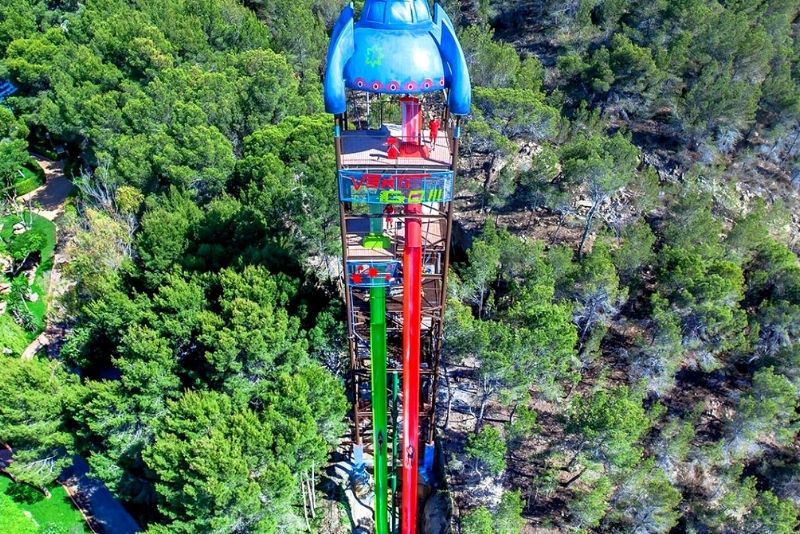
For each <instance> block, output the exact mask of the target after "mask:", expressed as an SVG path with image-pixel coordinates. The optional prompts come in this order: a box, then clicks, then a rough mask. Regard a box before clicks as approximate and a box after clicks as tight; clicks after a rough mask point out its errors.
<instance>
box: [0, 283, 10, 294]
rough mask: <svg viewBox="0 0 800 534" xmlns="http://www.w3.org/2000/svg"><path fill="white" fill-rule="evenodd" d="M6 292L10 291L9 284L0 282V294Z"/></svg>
mask: <svg viewBox="0 0 800 534" xmlns="http://www.w3.org/2000/svg"><path fill="white" fill-rule="evenodd" d="M6 293H11V284H9V283H8V282H2V283H0V295H5V294H6Z"/></svg>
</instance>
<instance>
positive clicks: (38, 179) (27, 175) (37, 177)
mask: <svg viewBox="0 0 800 534" xmlns="http://www.w3.org/2000/svg"><path fill="white" fill-rule="evenodd" d="M33 165H36V166H37V167H38V165H39V164H38V163H36V162H35V161H33V162H32V163H29V164H28V165H25V166H24V167H21V168H20V173H21V174H22V176H20V177H19V178H17V179H16V180H14V189H15V190H16V193H17V196H20V195H24V194H26V193H30V192H31V191H33V190H34V189H36V188H37V187H39V186H42V185H44V182H45V181H44V176H43V174H42V173H37V172H36V171H35V170H34V169H33Z"/></svg>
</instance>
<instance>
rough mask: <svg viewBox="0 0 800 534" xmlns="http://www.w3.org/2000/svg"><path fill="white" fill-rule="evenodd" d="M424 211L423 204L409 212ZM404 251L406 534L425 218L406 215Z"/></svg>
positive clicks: (412, 509)
mask: <svg viewBox="0 0 800 534" xmlns="http://www.w3.org/2000/svg"><path fill="white" fill-rule="evenodd" d="M421 213H422V205H421V204H409V205H408V206H406V214H408V215H416V214H421ZM405 228H406V243H405V249H404V250H403V507H402V510H403V512H402V513H403V522H402V532H403V534H415V533H416V531H417V464H418V458H419V454H418V452H419V451H418V450H417V449H418V445H419V356H420V327H421V324H422V219H420V218H418V217H406V220H405Z"/></svg>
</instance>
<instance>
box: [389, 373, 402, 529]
mask: <svg viewBox="0 0 800 534" xmlns="http://www.w3.org/2000/svg"><path fill="white" fill-rule="evenodd" d="M399 396H400V375H399V374H398V373H392V526H391V530H392V534H394V533H395V532H397V531H398V530H399V525H398V524H397V520H398V516H397V455H398V453H399V452H398V451H399V439H398V436H397V428H398V424H397V423H398V421H397V398H398V397H399Z"/></svg>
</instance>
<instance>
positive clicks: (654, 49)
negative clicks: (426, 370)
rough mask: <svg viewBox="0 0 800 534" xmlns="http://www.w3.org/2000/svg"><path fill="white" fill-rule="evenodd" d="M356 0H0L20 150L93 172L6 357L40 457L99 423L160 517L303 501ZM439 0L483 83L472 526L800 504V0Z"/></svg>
mask: <svg viewBox="0 0 800 534" xmlns="http://www.w3.org/2000/svg"><path fill="white" fill-rule="evenodd" d="M343 4H344V2H343V1H336V2H327V1H322V0H292V1H288V0H264V1H260V0H259V1H245V2H240V1H238V0H136V1H133V0H88V1H86V2H83V3H79V2H76V1H72V0H65V1H56V0H53V1H45V0H6V1H4V2H3V4H2V6H0V80H5V79H8V80H10V81H12V82H13V83H14V84H15V85H16V86H17V88H18V93H16V94H15V95H13V96H10V97H8V98H7V99H6V100H5V101H4V102H3V104H2V106H0V178H3V179H4V180H7V179H9V176H12V175H13V173H14V172H15V170H16V169H18V168H19V166H20V165H22V164H23V163H24V162H25V161H26V160H27V159H28V158H29V156H28V150H29V149H31V150H38V151H48V150H53V149H58V150H60V151H63V158H64V159H65V160H67V161H68V162H69V169H70V174H71V177H72V179H73V181H74V183H75V184H76V186H77V189H78V194H77V196H76V198H75V199H74V200H73V201H72V202H71V203H70V205H69V206H68V209H67V210H66V212H65V214H64V215H63V216H62V218H61V219H60V220H59V228H60V232H61V234H63V235H61V242H62V245H61V247H62V252H63V254H64V256H65V257H66V258H67V261H66V262H65V266H64V273H63V275H64V276H65V277H66V279H67V280H68V281H69V290H68V291H67V292H66V293H65V294H64V295H63V297H62V298H61V299H60V300H61V302H60V313H59V314H57V316H56V315H54V317H53V318H51V319H50V321H52V322H58V323H59V324H61V325H62V326H64V327H65V328H66V330H67V331H68V335H67V338H66V341H65V343H64V344H63V347H62V348H61V350H60V353H59V354H58V356H57V357H56V358H54V359H47V358H45V357H38V358H35V359H32V360H23V359H21V358H19V355H17V354H12V355H3V356H0V358H2V360H3V362H2V363H3V365H0V398H2V399H3V402H2V404H0V440H2V441H3V442H7V443H10V444H13V446H14V450H15V457H16V460H17V461H15V463H14V464H12V467H11V468H10V470H11V472H12V474H13V475H14V476H15V477H17V479H19V480H20V481H22V482H25V483H29V484H32V485H34V486H37V487H46V486H47V485H48V484H49V483H50V482H52V481H53V480H54V479H55V478H56V477H57V476H58V474H59V472H60V470H61V469H62V468H63V467H64V466H65V465H67V464H68V463H69V458H70V455H71V454H73V453H78V454H80V455H82V456H83V457H84V458H86V460H87V461H88V463H89V464H90V466H91V468H92V473H93V474H94V475H95V476H97V477H99V478H100V479H102V480H103V481H104V482H105V483H106V485H107V486H108V487H109V488H110V489H111V490H112V492H113V493H114V494H115V495H116V496H117V497H118V498H119V499H120V500H121V502H123V503H124V504H125V506H126V507H127V508H128V509H129V510H130V511H131V512H132V513H133V514H134V515H135V516H136V518H137V520H138V521H139V522H140V523H141V524H142V525H143V527H145V528H146V529H147V530H148V531H152V532H186V533H189V532H232V533H233V532H235V533H245V532H298V531H303V530H304V529H305V528H306V526H305V525H306V523H305V521H306V519H305V518H304V517H303V499H304V495H303V491H304V489H303V483H304V482H303V481H304V480H306V478H307V477H308V475H309V473H312V472H314V471H315V470H316V471H317V472H318V471H319V470H320V469H321V468H322V467H323V466H324V465H325V464H326V462H327V460H328V458H329V455H330V453H331V451H332V450H333V449H334V448H335V447H336V446H337V444H338V443H339V441H340V438H341V437H342V436H343V435H344V434H345V432H346V430H347V429H346V424H345V419H344V418H345V414H346V411H347V407H348V403H347V400H346V397H345V394H344V382H343V376H344V372H345V369H346V365H345V364H344V360H343V354H344V350H345V347H344V345H345V339H346V338H345V334H344V330H345V328H344V326H343V313H342V310H341V305H340V298H339V295H338V289H337V286H336V277H337V272H338V271H337V265H338V262H339V260H338V254H339V232H338V222H337V219H338V213H337V205H336V200H337V197H336V187H335V162H334V155H333V139H332V128H331V125H332V122H331V121H330V118H329V117H328V116H326V115H324V114H323V113H322V111H323V110H322V100H321V89H320V79H321V73H322V71H323V69H324V56H325V50H326V48H327V40H328V37H327V36H328V32H329V30H330V27H331V25H332V22H333V20H335V17H336V15H337V14H338V12H339V10H340V8H341V7H342V5H343ZM358 4H359V3H358V2H356V8H357V9H358V8H359V6H358ZM443 4H444V5H445V8H446V9H447V10H448V12H450V13H451V14H453V18H454V20H455V21H456V23H457V25H458V26H459V33H460V38H461V43H462V45H463V47H464V50H465V53H466V56H467V58H468V62H469V64H470V71H471V74H472V79H473V84H474V85H475V88H474V107H473V113H472V116H471V117H470V119H469V121H468V123H467V127H466V136H465V139H464V142H463V144H462V147H463V152H464V153H463V156H464V157H463V158H462V166H463V167H465V169H464V176H463V178H461V179H460V181H459V190H460V194H459V199H458V202H459V204H458V212H459V215H458V219H459V225H460V234H462V238H460V239H457V240H456V245H455V247H456V250H454V257H456V258H457V259H459V260H460V261H459V262H457V264H456V265H455V266H454V268H453V273H454V276H452V277H451V278H452V280H453V281H452V285H451V287H450V288H449V290H450V297H451V298H450V302H449V303H448V307H447V321H446V339H445V341H446V343H445V346H444V358H445V364H446V365H445V367H446V368H447V369H448V370H449V371H448V372H450V371H452V373H453V375H452V376H454V377H455V376H456V374H455V373H457V372H458V373H462V374H463V376H465V377H466V379H465V380H463V381H460V382H458V383H456V382H455V381H450V379H449V377H448V374H447V373H445V375H446V376H445V377H443V382H442V385H441V390H442V395H443V399H442V400H443V402H441V403H440V404H441V406H442V408H441V410H442V412H445V411H446V414H445V413H443V414H442V418H441V419H442V420H441V421H440V423H441V425H443V427H444V425H450V426H447V430H446V431H445V432H443V433H442V436H443V438H444V439H443V442H444V443H445V445H444V447H445V448H446V449H447V450H448V458H450V462H449V465H448V470H447V472H448V473H449V475H450V477H451V479H450V480H449V483H450V486H449V487H450V489H451V492H452V494H453V496H454V498H455V501H456V504H457V505H458V508H459V518H458V521H459V524H460V526H461V528H462V529H463V532H465V533H489V532H503V533H514V532H521V531H522V530H523V529H525V528H531V527H538V528H543V529H545V528H554V529H556V530H558V531H565V532H572V531H578V532H580V531H584V532H640V533H645V532H647V533H656V532H670V531H674V532H698V533H699V532H741V533H755V532H758V533H789V532H794V531H795V529H796V528H797V526H798V510H799V509H800V463H798V462H799V461H800V460H799V459H798V438H797V430H798V422H800V420H799V419H798V412H797V407H798V398H800V373H798V366H800V343H798V341H797V340H798V339H800V263H799V262H798V257H797V249H798V235H800V233H799V232H798V231H799V230H800V227H799V226H798V220H797V218H796V216H794V213H796V211H797V206H798V201H799V200H800V198H798V186H800V144H798V140H800V90H799V89H800V87H799V86H798V83H800V31H798V30H799V29H800V26H799V25H800V20H798V16H800V5H798V3H797V2H795V1H792V0H752V1H739V0H679V1H670V0H653V1H650V2H634V1H629V0H567V1H561V0H533V1H525V2H521V1H495V0H462V1H459V0H447V1H445V2H443ZM36 248H37V246H33V245H32V244H30V243H29V244H28V245H27V246H26V247H24V248H23V249H22V250H21V252H20V254H22V253H26V252H27V253H29V252H30V250H32V249H36ZM459 387H462V388H466V389H465V390H464V391H467V393H468V394H467V395H466V397H465V398H466V399H467V401H466V402H461V403H458V402H454V401H453V398H454V396H457V391H456V390H457V389H458V388H459ZM451 412H452V415H451ZM459 425H460V426H459ZM478 486H479V487H481V488H484V489H486V488H488V489H486V491H483V492H472V491H471V489H472V488H474V487H478ZM4 507H7V503H6V502H5V501H4V500H0V510H4V509H5V508H4ZM14 513H15V512H14V511H13V510H12V509H11V508H9V513H8V514H6V513H5V512H3V513H2V514H0V517H2V519H0V522H2V521H8V522H13V521H18V519H16V516H15V515H14ZM321 517H322V516H318V517H317V518H316V521H317V526H319V523H320V521H322V519H321ZM6 518H9V519H6ZM9 524H14V523H9ZM312 528H317V527H316V526H312Z"/></svg>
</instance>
